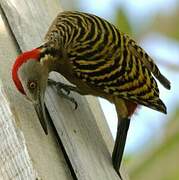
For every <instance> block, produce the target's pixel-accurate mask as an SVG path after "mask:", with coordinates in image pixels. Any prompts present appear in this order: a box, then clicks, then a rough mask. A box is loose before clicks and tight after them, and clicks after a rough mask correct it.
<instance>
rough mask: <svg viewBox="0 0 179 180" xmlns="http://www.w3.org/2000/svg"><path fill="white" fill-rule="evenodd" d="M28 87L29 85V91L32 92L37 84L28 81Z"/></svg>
mask: <svg viewBox="0 0 179 180" xmlns="http://www.w3.org/2000/svg"><path fill="white" fill-rule="evenodd" d="M28 85H29V89H32V90H33V89H35V88H36V87H37V82H35V81H29V83H28Z"/></svg>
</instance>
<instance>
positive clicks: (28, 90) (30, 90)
mask: <svg viewBox="0 0 179 180" xmlns="http://www.w3.org/2000/svg"><path fill="white" fill-rule="evenodd" d="M41 52H42V50H41V49H40V48H37V49H33V50H32V51H28V52H25V53H22V54H21V55H20V56H18V57H17V59H16V61H15V63H14V65H13V68H12V79H13V81H14V83H15V85H16V87H17V89H18V90H19V91H20V92H21V93H23V94H24V95H26V97H27V98H28V99H29V100H30V101H31V102H32V103H33V105H34V107H35V110H36V112H37V114H38V117H39V120H40V123H41V125H42V127H43V129H44V131H45V133H46V134H47V125H46V114H45V106H44V95H45V89H46V85H47V80H48V74H49V70H48V67H47V66H46V65H45V64H44V63H43V62H41Z"/></svg>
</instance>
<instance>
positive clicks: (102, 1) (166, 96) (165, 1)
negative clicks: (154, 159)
mask: <svg viewBox="0 0 179 180" xmlns="http://www.w3.org/2000/svg"><path fill="white" fill-rule="evenodd" d="M80 2H81V3H80V9H81V10H84V11H87V12H90V13H94V14H96V15H99V16H101V17H104V18H106V19H108V20H110V21H113V16H114V13H115V10H116V8H117V6H118V5H120V6H123V8H124V9H125V10H126V12H127V15H128V17H129V20H130V21H131V22H132V24H133V25H134V26H135V25H136V27H137V26H138V24H140V23H142V22H145V21H146V20H150V18H151V17H152V16H153V14H155V13H157V12H159V11H160V12H165V13H166V12H167V13H171V12H172V11H173V9H174V8H175V6H176V3H178V4H179V1H178V0H150V1H144V0H125V1H120V0H90V1H82V0H81V1H80ZM139 43H140V45H142V47H143V48H144V49H145V50H146V51H147V52H149V54H150V55H151V56H152V57H153V58H154V59H157V60H158V61H160V60H166V61H167V60H170V61H173V62H175V63H178V62H177V60H179V42H175V41H172V40H171V39H168V38H166V37H164V36H161V35H159V34H156V33H152V34H150V35H149V36H147V37H145V39H143V40H142V42H139ZM159 66H160V65H159ZM160 69H161V71H162V73H163V74H166V75H167V78H169V79H170V81H171V82H176V74H175V73H173V72H171V71H169V70H168V69H166V68H165V67H162V66H160ZM159 88H160V92H161V95H160V97H161V99H162V100H163V101H164V102H165V104H166V106H167V108H168V116H166V115H163V114H161V113H159V112H156V111H154V110H151V109H149V108H146V107H140V109H139V110H138V111H137V113H136V115H134V117H133V118H132V122H131V126H130V130H129V134H128V139H127V144H126V153H133V152H137V151H138V150H139V149H144V147H147V146H144V145H146V144H150V141H152V142H153V143H155V142H156V143H157V141H160V140H159V139H160V138H161V137H162V135H163V132H164V129H165V124H166V122H167V119H168V118H169V117H170V116H171V115H172V110H173V108H174V107H175V106H176V103H177V102H178V100H179V96H178V93H177V92H179V86H177V83H175V84H174V83H172V89H171V91H168V90H166V89H165V88H163V87H162V86H161V85H159ZM176 98H177V100H176ZM100 102H101V105H102V108H103V111H104V114H105V115H106V118H107V121H108V123H109V126H110V129H111V132H112V134H113V137H115V134H116V128H117V116H116V112H115V108H114V106H113V105H112V104H110V103H109V102H107V101H106V100H104V99H100ZM109 112H110V113H109Z"/></svg>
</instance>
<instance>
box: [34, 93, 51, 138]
mask: <svg viewBox="0 0 179 180" xmlns="http://www.w3.org/2000/svg"><path fill="white" fill-rule="evenodd" d="M34 108H35V110H36V112H37V115H38V118H39V121H40V124H41V126H42V128H43V130H44V132H45V134H46V135H47V134H48V129H47V123H46V121H47V118H46V112H45V104H44V98H42V97H41V96H39V98H38V101H37V102H36V103H34Z"/></svg>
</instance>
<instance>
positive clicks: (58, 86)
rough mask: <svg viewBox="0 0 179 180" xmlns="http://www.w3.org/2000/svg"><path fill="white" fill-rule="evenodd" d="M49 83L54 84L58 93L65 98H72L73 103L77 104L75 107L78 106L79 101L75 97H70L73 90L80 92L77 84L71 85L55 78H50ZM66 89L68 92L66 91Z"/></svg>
mask: <svg viewBox="0 0 179 180" xmlns="http://www.w3.org/2000/svg"><path fill="white" fill-rule="evenodd" d="M48 85H54V86H55V87H56V89H57V93H58V94H59V95H60V96H62V97H63V98H65V99H68V100H70V101H71V102H72V103H74V104H75V109H77V108H78V103H77V102H76V100H75V99H74V98H73V97H70V96H69V94H70V92H71V91H74V92H78V91H77V88H76V87H75V86H70V85H67V84H64V83H62V82H56V81H54V80H53V79H48ZM64 91H65V92H66V93H64Z"/></svg>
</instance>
